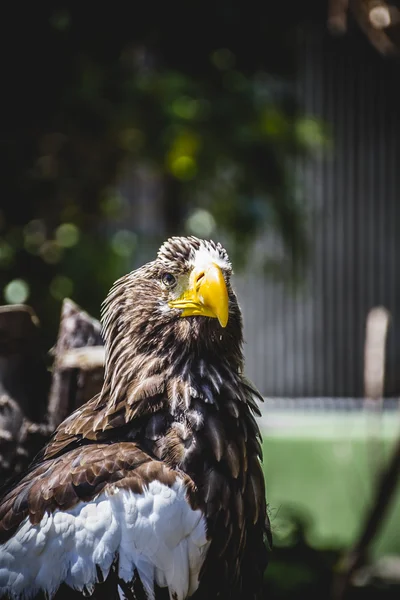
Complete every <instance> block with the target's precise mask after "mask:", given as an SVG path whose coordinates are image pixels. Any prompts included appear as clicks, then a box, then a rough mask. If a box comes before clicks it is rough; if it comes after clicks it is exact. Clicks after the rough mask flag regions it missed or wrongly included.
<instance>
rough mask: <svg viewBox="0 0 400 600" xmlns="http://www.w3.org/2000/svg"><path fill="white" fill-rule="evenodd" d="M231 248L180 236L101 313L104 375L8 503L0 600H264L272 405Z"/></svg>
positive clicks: (124, 283) (1, 514)
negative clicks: (248, 367) (249, 362)
mask: <svg viewBox="0 0 400 600" xmlns="http://www.w3.org/2000/svg"><path fill="white" fill-rule="evenodd" d="M231 275H232V265H231V262H230V260H229V258H228V254H227V252H226V250H225V249H224V248H223V247H222V246H221V244H220V243H215V242H213V241H208V240H207V241H206V240H201V239H198V238H196V237H173V238H170V239H168V240H167V241H166V242H165V243H164V244H163V245H162V246H161V248H160V249H159V251H158V253H157V256H156V258H155V260H153V261H152V262H149V263H147V264H145V265H144V266H142V267H140V268H139V269H137V270H135V271H133V272H131V273H129V274H127V275H125V276H124V277H122V278H121V279H119V280H118V281H117V282H116V283H115V284H114V286H113V287H112V288H111V291H110V293H109V295H108V297H107V299H106V300H105V302H104V304H103V309H102V324H103V334H104V341H105V354H106V359H105V376H104V384H103V387H102V390H101V392H100V394H99V395H97V396H95V397H94V398H93V399H92V400H90V401H89V402H87V403H86V404H85V405H83V406H81V407H80V408H78V409H77V410H76V411H75V412H74V413H72V414H71V415H70V416H69V417H67V418H66V420H65V421H64V422H63V423H61V425H60V426H59V427H58V428H57V429H56V431H55V432H54V434H53V435H52V437H51V439H50V441H49V443H48V444H47V445H46V446H45V447H44V448H43V450H42V451H41V452H40V453H39V455H38V456H36V458H35V459H34V460H33V462H32V464H31V466H30V467H29V468H28V470H27V472H26V473H24V474H23V475H22V476H20V477H19V480H18V481H14V482H13V484H12V485H11V486H9V488H8V489H7V490H6V491H5V492H4V493H3V495H2V498H1V500H0V597H1V598H8V599H11V600H17V599H20V598H24V599H30V598H40V597H41V598H56V599H57V600H60V599H64V598H65V599H69V600H73V599H75V598H79V597H82V596H91V597H93V598H96V599H100V598H104V599H107V600H113V599H114V598H115V599H123V600H125V599H131V600H134V599H135V600H156V599H157V600H158V599H163V598H165V599H170V600H184V599H186V598H189V597H190V598H193V599H194V600H205V599H207V600H213V599H215V600H217V599H220V600H240V599H246V600H255V599H257V598H259V597H260V595H261V593H262V584H263V574H264V571H265V568H266V565H267V562H268V555H269V549H270V547H271V531H270V523H269V519H268V514H267V504H266V493H265V482H264V476H263V470H262V464H261V461H262V449H261V435H260V431H259V428H258V425H257V421H256V419H255V416H257V415H258V414H260V411H259V408H258V400H259V399H261V400H262V397H261V396H260V394H259V392H258V391H257V390H256V389H255V388H254V387H253V386H252V385H251V384H250V383H249V381H248V380H247V379H246V378H245V377H244V375H243V366H244V359H243V350H242V345H243V336H242V317H241V311H240V308H239V305H238V301H237V298H236V295H235V293H234V291H233V289H232V285H231Z"/></svg>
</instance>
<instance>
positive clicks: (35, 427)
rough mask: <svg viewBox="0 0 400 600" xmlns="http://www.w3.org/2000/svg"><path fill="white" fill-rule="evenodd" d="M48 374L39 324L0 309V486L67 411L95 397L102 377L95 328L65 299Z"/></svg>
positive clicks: (21, 310)
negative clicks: (50, 368) (51, 364)
mask: <svg viewBox="0 0 400 600" xmlns="http://www.w3.org/2000/svg"><path fill="white" fill-rule="evenodd" d="M51 354H52V355H53V357H54V361H53V368H52V372H51V373H50V372H49V371H48V368H47V365H46V362H47V361H46V356H45V355H44V353H43V352H42V351H41V340H40V327H39V322H38V319H37V317H36V315H35V314H34V312H33V311H32V309H31V308H29V307H28V306H24V305H13V306H2V307H0V482H1V483H6V481H7V480H8V479H9V478H11V477H13V476H15V475H18V473H20V472H21V471H23V470H24V469H25V468H26V467H27V466H28V465H29V463H30V462H31V460H32V459H33V458H34V456H35V454H36V453H37V452H38V451H39V450H40V448H41V447H42V446H43V445H44V444H45V443H46V441H47V440H48V439H49V437H50V435H51V433H52V432H53V431H54V429H55V428H56V427H57V425H59V423H61V421H62V420H63V419H65V417H66V416H68V414H70V412H72V411H73V410H75V409H76V408H78V407H79V406H81V405H82V404H84V403H85V402H86V401H87V400H89V399H90V398H91V397H92V396H94V395H95V394H97V393H98V392H99V391H100V389H101V386H102V383H103V377H104V348H103V341H102V338H101V333H100V323H99V322H98V321H97V320H96V319H93V318H91V317H90V316H89V315H88V314H87V313H85V312H84V311H83V310H81V309H80V308H79V306H77V305H76V304H74V303H73V302H72V301H71V300H68V299H67V300H65V301H64V303H63V307H62V311H61V320H60V327H59V334H58V339H57V342H56V344H55V346H54V348H53V350H52V351H51Z"/></svg>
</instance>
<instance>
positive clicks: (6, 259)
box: [0, 240, 14, 267]
mask: <svg viewBox="0 0 400 600" xmlns="http://www.w3.org/2000/svg"><path fill="white" fill-rule="evenodd" d="M13 258H14V249H13V247H12V246H11V245H10V244H8V243H7V242H6V241H5V240H0V265H1V266H2V267H8V266H9V265H10V264H11V263H12V260H13Z"/></svg>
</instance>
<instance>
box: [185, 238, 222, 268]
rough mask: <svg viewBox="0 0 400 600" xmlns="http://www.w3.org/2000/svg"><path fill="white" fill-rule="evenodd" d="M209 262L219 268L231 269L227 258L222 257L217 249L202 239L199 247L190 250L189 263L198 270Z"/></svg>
mask: <svg viewBox="0 0 400 600" xmlns="http://www.w3.org/2000/svg"><path fill="white" fill-rule="evenodd" d="M210 263H214V264H216V265H218V266H219V267H221V269H228V270H230V269H231V263H230V262H229V260H227V259H226V258H224V257H223V256H222V255H221V253H220V252H219V250H218V249H216V248H214V247H213V246H212V245H211V244H209V243H208V242H207V241H205V240H202V242H201V245H200V248H199V249H198V250H194V251H193V252H192V255H191V257H190V260H189V264H190V265H192V266H193V267H195V268H196V270H197V269H198V270H199V271H200V270H201V269H204V268H206V267H208V266H209V265H210Z"/></svg>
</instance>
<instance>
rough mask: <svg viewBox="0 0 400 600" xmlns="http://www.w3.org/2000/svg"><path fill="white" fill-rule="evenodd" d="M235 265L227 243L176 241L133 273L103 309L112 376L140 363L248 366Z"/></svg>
mask: <svg viewBox="0 0 400 600" xmlns="http://www.w3.org/2000/svg"><path fill="white" fill-rule="evenodd" d="M231 275H232V265H231V263H230V261H229V258H228V254H227V252H226V250H225V249H224V248H223V247H222V246H221V244H219V243H215V242H213V241H206V240H200V239H198V238H196V237H173V238H170V239H169V240H167V241H166V242H165V243H164V244H163V245H162V246H161V248H160V249H159V251H158V253H157V257H156V259H155V260H154V261H152V262H150V263H147V264H146V265H144V266H143V267H141V268H139V269H137V270H136V271H133V272H132V273H129V274H128V275H125V276H124V277H122V278H121V279H119V280H118V281H117V282H116V283H115V284H114V286H113V288H112V289H111V291H110V293H109V295H108V297H107V299H106V301H105V302H104V305H103V331H104V337H105V342H106V350H107V352H106V355H107V358H106V371H107V372H110V370H111V369H112V370H113V371H114V372H115V370H116V363H117V362H119V359H121V362H122V358H123V363H124V365H127V364H129V361H132V360H133V359H134V362H135V364H136V365H139V357H141V356H143V357H145V356H146V357H147V359H146V360H147V361H148V360H149V356H150V357H151V356H154V357H157V363H158V364H161V365H162V364H163V363H165V362H170V363H175V364H179V363H182V361H183V362H187V360H188V358H190V357H193V358H196V357H197V358H201V357H206V358H207V359H208V360H209V359H211V361H212V359H213V357H218V360H225V361H227V362H228V363H229V364H230V365H231V367H233V369H234V370H239V369H240V368H241V367H242V320H241V313H240V309H239V306H238V303H237V299H236V296H235V294H234V292H233V290H232V287H231V281H230V279H231Z"/></svg>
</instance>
